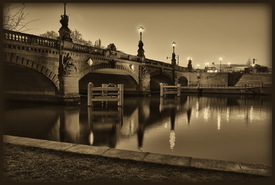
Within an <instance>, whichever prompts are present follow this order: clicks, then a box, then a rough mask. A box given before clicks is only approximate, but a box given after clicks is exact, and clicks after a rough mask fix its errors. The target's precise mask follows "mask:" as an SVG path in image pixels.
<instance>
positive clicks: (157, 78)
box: [150, 74, 172, 93]
mask: <svg viewBox="0 0 275 185" xmlns="http://www.w3.org/2000/svg"><path fill="white" fill-rule="evenodd" d="M160 83H167V84H168V85H172V82H171V80H170V79H169V78H168V77H167V76H165V75H163V74H157V75H154V76H152V77H151V80H150V91H151V93H154V92H159V91H160V85H159V84H160Z"/></svg>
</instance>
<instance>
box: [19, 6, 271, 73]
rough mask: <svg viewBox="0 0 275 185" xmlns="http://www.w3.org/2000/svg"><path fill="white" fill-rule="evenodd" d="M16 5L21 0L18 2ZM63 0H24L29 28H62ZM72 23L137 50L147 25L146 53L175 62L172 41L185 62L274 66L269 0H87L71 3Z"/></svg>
mask: <svg viewBox="0 0 275 185" xmlns="http://www.w3.org/2000/svg"><path fill="white" fill-rule="evenodd" d="M16 6H17V7H20V6H22V4H17V5H16ZM63 6H64V5H63V4H62V3H55V4H53V3H48V4H41V3H37V4H29V3H25V12H26V13H27V14H28V16H27V20H26V21H29V20H35V21H33V22H31V23H30V24H29V25H28V28H29V30H28V31H26V33H30V34H35V35H40V34H42V33H45V32H47V31H52V30H53V31H55V32H58V30H59V28H60V27H61V24H60V23H59V20H60V16H61V14H63V10H64V8H63ZM67 15H69V28H70V29H71V30H75V29H76V30H78V31H79V32H80V33H82V36H83V38H84V39H85V40H90V41H92V42H93V43H94V42H95V41H96V40H98V39H101V42H102V45H103V46H105V47H107V46H108V45H109V44H110V43H114V44H115V45H116V47H117V49H118V50H121V51H123V52H126V53H129V54H133V55H137V50H138V41H139V32H138V30H137V28H138V27H139V26H140V25H142V26H143V27H144V29H145V30H144V33H143V42H144V50H145V56H146V58H149V59H154V60H159V61H163V62H167V63H170V62H171V59H168V60H167V59H166V57H167V56H169V57H171V53H172V42H173V41H174V42H176V43H177V45H176V50H175V51H176V55H179V61H180V63H179V64H180V66H184V67H186V66H187V58H188V57H192V59H193V66H196V65H197V64H199V65H200V67H201V68H203V67H204V65H205V63H212V62H216V63H219V58H220V57H222V59H223V60H222V63H223V64H228V63H231V64H246V62H247V61H248V59H249V58H250V59H251V60H252V59H253V58H255V59H256V60H257V61H256V63H258V64H260V65H265V66H269V67H271V38H272V32H271V25H272V20H271V7H270V6H269V5H267V4H256V3H253V4H224V3H223V4H212V3H208V4H186V3H181V4H119V3H116V4H95V3H91V4H84V3H68V4H67Z"/></svg>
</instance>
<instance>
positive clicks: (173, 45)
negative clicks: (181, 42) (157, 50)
mask: <svg viewBox="0 0 275 185" xmlns="http://www.w3.org/2000/svg"><path fill="white" fill-rule="evenodd" d="M172 47H173V53H175V47H176V43H175V42H172Z"/></svg>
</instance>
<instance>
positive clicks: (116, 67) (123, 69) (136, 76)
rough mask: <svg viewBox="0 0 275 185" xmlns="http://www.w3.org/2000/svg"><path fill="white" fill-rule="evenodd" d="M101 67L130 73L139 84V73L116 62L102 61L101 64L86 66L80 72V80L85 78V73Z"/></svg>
mask: <svg viewBox="0 0 275 185" xmlns="http://www.w3.org/2000/svg"><path fill="white" fill-rule="evenodd" d="M99 69H117V70H122V71H123V72H125V73H127V74H128V75H130V76H131V77H132V78H133V79H134V80H135V81H136V83H137V84H138V81H139V80H138V75H137V74H135V73H133V72H132V71H131V70H130V69H128V68H127V67H125V66H123V65H119V64H115V65H112V64H110V63H101V64H97V65H92V66H90V67H88V68H85V69H84V70H82V71H81V72H80V74H79V80H80V79H81V78H83V77H84V76H85V75H87V74H88V73H91V72H95V71H96V70H99Z"/></svg>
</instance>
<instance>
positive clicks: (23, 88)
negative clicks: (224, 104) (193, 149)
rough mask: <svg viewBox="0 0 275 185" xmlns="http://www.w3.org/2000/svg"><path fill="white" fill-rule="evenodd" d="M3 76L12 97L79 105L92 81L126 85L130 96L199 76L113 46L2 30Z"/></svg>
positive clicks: (96, 83) (185, 82)
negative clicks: (82, 43)
mask: <svg viewBox="0 0 275 185" xmlns="http://www.w3.org/2000/svg"><path fill="white" fill-rule="evenodd" d="M4 78H5V79H4V80H5V85H4V88H5V92H6V93H7V94H8V95H10V96H13V97H19V96H24V98H26V99H28V98H32V99H34V98H35V97H37V100H39V99H41V98H42V99H43V98H44V97H47V98H52V99H54V100H58V101H63V102H77V101H79V97H80V94H86V93H87V84H88V83H89V82H90V81H91V82H93V83H94V84H95V86H99V85H101V84H102V83H115V84H118V83H123V84H124V86H125V93H126V94H127V93H128V94H149V93H151V92H154V91H158V90H159V83H160V82H163V83H168V84H175V83H181V84H182V85H183V86H184V85H185V86H186V85H188V84H189V83H190V82H192V81H194V82H195V81H196V79H197V73H196V72H188V71H187V69H186V68H184V67H180V66H178V65H172V64H168V63H164V62H161V61H156V60H151V59H147V58H143V59H141V58H140V57H138V56H135V55H129V54H126V53H124V52H121V51H117V50H116V49H112V48H106V49H102V48H97V47H91V46H85V45H80V44H76V43H73V42H72V41H66V40H62V39H49V38H44V37H40V36H36V35H30V34H25V33H20V32H15V31H9V30H4Z"/></svg>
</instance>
